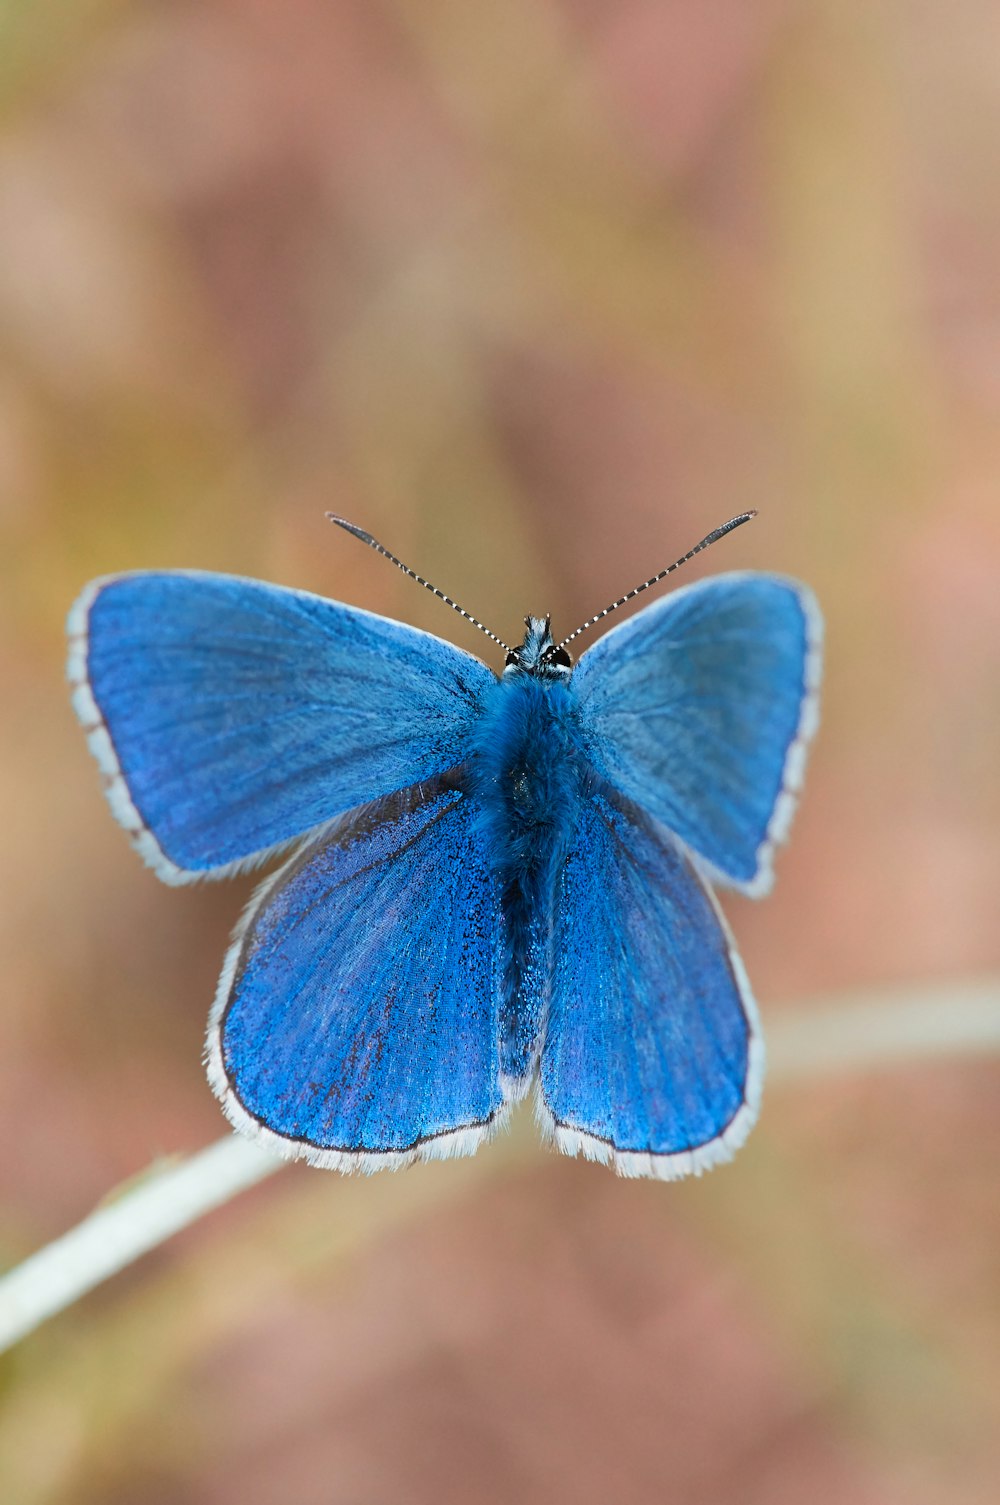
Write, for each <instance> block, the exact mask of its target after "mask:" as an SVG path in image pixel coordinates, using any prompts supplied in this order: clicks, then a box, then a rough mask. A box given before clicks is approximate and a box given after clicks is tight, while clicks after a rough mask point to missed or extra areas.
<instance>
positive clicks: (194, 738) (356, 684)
mask: <svg viewBox="0 0 1000 1505" xmlns="http://www.w3.org/2000/svg"><path fill="white" fill-rule="evenodd" d="M69 632H70V639H71V646H70V658H69V677H70V680H71V681H72V682H73V684H74V705H75V707H76V710H77V714H78V715H79V716H80V719H81V720H82V722H83V724H84V726H85V727H86V729H87V731H88V733H89V741H90V745H91V749H92V751H93V752H94V754H95V756H96V757H97V758H98V761H99V762H100V764H101V768H102V770H103V772H104V774H105V776H106V778H107V780H108V797H109V800H110V802H111V807H112V809H113V811H114V813H115V815H116V817H117V818H118V820H119V821H120V822H121V824H122V825H124V826H125V827H126V829H127V830H128V831H129V833H130V835H131V836H132V839H133V841H134V843H135V845H136V846H137V848H138V849H139V851H140V853H141V854H142V856H143V858H144V859H145V860H146V862H147V863H149V865H150V866H152V867H153V868H155V870H156V871H157V873H158V874H159V876H160V877H161V878H164V879H165V880H166V881H167V882H171V883H184V882H188V881H190V880H191V879H192V878H196V877H201V876H212V877H220V876H225V875H227V874H229V873H231V872H234V871H236V870H238V869H239V868H240V867H242V866H244V865H247V864H248V863H250V864H252V863H255V862H258V861H260V860H262V858H263V857H265V856H267V855H269V854H270V853H271V852H273V851H274V850H275V849H277V848H279V847H281V846H282V845H284V844H285V843H287V842H289V841H291V840H292V839H294V838H295V837H298V836H300V835H301V834H302V833H303V832H305V831H309V830H311V829H313V828H314V827H317V826H319V825H321V824H323V823H324V822H326V821H329V820H330V819H331V818H332V817H334V816H336V815H338V814H340V813H341V812H343V811H346V810H348V809H351V808H352V807H354V806H355V805H358V804H360V803H362V802H364V801H370V800H373V799H377V798H379V797H380V796H383V795H387V794H389V793H391V792H392V791H393V790H397V789H401V788H403V787H404V786H406V785H409V784H413V783H415V782H417V781H419V780H421V779H430V778H433V777H435V776H436V775H438V774H440V773H443V772H444V770H445V769H447V768H449V767H452V766H453V765H454V764H455V763H457V762H459V761H461V758H462V755H463V748H464V741H465V738H466V736H467V733H468V730H469V727H470V726H471V725H472V723H473V722H474V720H475V718H476V717H477V715H478V713H479V703H480V700H481V697H482V695H483V694H484V693H485V691H486V689H487V687H488V686H490V685H492V684H494V683H495V678H494V676H493V674H492V673H491V672H490V671H489V670H488V669H487V668H486V666H485V665H484V664H482V663H480V662H479V660H478V659H475V658H473V657H472V656H471V655H470V654H468V653H463V652H462V651H461V650H460V649H457V648H453V647H452V646H451V645H450V644H448V643H444V642H442V641H441V640H440V639H439V638H435V637H432V636H431V635H430V634H428V633H424V632H418V631H417V630H416V629H414V628H411V627H406V626H404V625H402V624H401V623H398V622H392V621H389V620H388V619H387V618H385V617H379V616H374V615H372V614H371V613H370V612H365V611H360V610H357V609H355V608H353V607H349V606H342V605H340V604H338V603H337V602H334V601H327V600H324V599H323V598H322V597H319V596H312V595H308V594H307V593H305V592H302V591H292V590H285V589H283V588H281V587H279V586H274V585H266V584H264V583H262V582H260V581H255V580H245V579H241V578H238V577H236V576H229V575H214V574H204V573H196V572H182V571H176V572H170V571H168V572H162V573H136V574H127V575H117V576H110V577H108V578H107V579H105V580H99V581H95V582H94V583H93V584H92V585H90V586H88V588H87V590H86V591H85V592H84V594H83V595H82V596H81V597H80V599H79V601H78V602H77V604H76V606H75V607H74V608H73V610H72V612H71V613H70V619H69Z"/></svg>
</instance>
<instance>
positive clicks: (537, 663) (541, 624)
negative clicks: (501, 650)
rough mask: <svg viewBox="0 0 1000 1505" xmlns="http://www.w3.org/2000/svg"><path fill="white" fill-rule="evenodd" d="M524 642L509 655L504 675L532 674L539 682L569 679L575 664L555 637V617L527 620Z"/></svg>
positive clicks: (528, 618) (511, 650)
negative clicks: (542, 680) (553, 627)
mask: <svg viewBox="0 0 1000 1505" xmlns="http://www.w3.org/2000/svg"><path fill="white" fill-rule="evenodd" d="M524 626H525V634H524V641H523V642H522V644H521V646H520V647H519V648H511V649H510V650H509V652H508V654H507V662H506V665H505V667H504V671H503V672H504V674H505V675H508V674H531V675H533V676H534V677H535V678H536V679H550V680H552V679H568V678H569V674H570V671H571V669H572V666H573V660H572V659H571V658H570V656H569V654H568V653H567V652H566V649H565V648H560V647H558V646H557V645H556V643H555V641H554V639H553V637H552V618H551V617H525V619H524Z"/></svg>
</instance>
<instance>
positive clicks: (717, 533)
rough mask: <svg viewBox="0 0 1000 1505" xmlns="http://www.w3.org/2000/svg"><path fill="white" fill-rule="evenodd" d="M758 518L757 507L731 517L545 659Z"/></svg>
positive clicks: (564, 641)
mask: <svg viewBox="0 0 1000 1505" xmlns="http://www.w3.org/2000/svg"><path fill="white" fill-rule="evenodd" d="M756 516H757V509H756V507H755V508H753V509H752V511H750V512H741V513H740V515H739V517H731V518H730V519H729V521H728V523H723V524H722V527H721V528H715V529H714V530H713V531H712V532H711V533H708V534H706V536H705V537H704V538H703V539H702V541H701V543H696V544H695V546H694V548H693V549H688V551H687V553H686V554H682V555H681V557H680V559H675V560H674V562H673V564H668V565H667V567H666V569H665V570H661V571H660V573H659V574H658V575H652V576H651V577H650V578H649V579H648V580H644V581H643V582H642V584H641V585H637V586H636V588H635V590H631V591H629V592H628V594H627V595H625V596H622V597H621V598H620V600H618V601H612V603H611V605H610V606H606V607H605V608H604V610H603V611H599V612H598V613H597V616H596V617H590V618H588V620H587V621H586V622H584V624H583V626H582V627H578V628H577V629H576V631H575V632H571V633H570V635H569V637H568V638H563V640H562V642H561V643H556V644H555V645H554V647H552V648H550V649H549V650H548V652H547V653H546V655H545V657H546V658H551V656H552V655H553V654H554V653H558V651H559V649H560V648H565V647H566V645H567V643H572V642H573V640H574V638H578V637H579V636H580V634H581V632H586V631H587V628H588V627H593V626H594V624H595V622H602V621H603V620H604V618H605V617H610V615H611V613H612V612H613V611H617V610H618V608H619V606H624V605H625V603H626V602H627V601H634V600H635V598H636V596H641V595H642V593H643V591H648V590H649V587H650V586H651V585H658V584H659V582H660V581H661V580H665V579H666V577H667V576H668V575H672V574H673V572H674V570H679V569H680V567H681V565H682V564H687V562H688V560H689V559H693V558H694V556H695V555H696V554H700V553H701V551H702V549H707V548H708V547H709V545H710V544H713V543H718V541H719V539H720V538H725V536H726V534H727V533H731V532H732V531H733V529H734V528H742V526H743V524H744V523H748V522H749V521H750V519H751V518H752V517H756Z"/></svg>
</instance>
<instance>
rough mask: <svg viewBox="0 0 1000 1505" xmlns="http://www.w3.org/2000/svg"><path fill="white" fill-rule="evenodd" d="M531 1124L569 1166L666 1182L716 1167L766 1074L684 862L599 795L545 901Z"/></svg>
mask: <svg viewBox="0 0 1000 1505" xmlns="http://www.w3.org/2000/svg"><path fill="white" fill-rule="evenodd" d="M554 937H555V945H554V948H553V949H554V957H553V965H552V983H551V994H550V999H549V1010H548V1018H547V1023H546V1028H545V1036H544V1041H543V1046H542V1055H541V1064H540V1072H539V1104H538V1105H539V1116H540V1118H541V1120H542V1123H543V1125H544V1126H545V1127H547V1128H548V1130H549V1131H550V1132H551V1133H552V1135H553V1136H554V1137H555V1139H556V1142H557V1144H558V1146H559V1148H560V1149H562V1150H564V1151H565V1152H566V1153H568V1154H583V1155H586V1156H587V1157H588V1158H590V1159H593V1160H600V1161H603V1162H605V1163H607V1164H610V1165H613V1166H614V1168H615V1169H616V1170H617V1171H618V1172H619V1173H620V1174H621V1175H626V1176H653V1177H657V1178H660V1179H663V1180H673V1179H675V1178H677V1177H680V1176H686V1175H690V1174H692V1173H694V1174H698V1173H700V1172H701V1171H703V1170H707V1169H708V1168H709V1167H710V1166H713V1165H716V1164H718V1163H719V1162H720V1161H723V1160H728V1159H729V1158H730V1157H731V1156H732V1155H733V1153H734V1152H735V1151H736V1150H737V1149H738V1148H739V1146H740V1145H741V1144H742V1143H743V1141H744V1139H745V1138H746V1136H747V1134H748V1133H749V1132H750V1129H751V1128H752V1127H753V1123H754V1120H755V1118H756V1116H757V1109H758V1105H759V1098H760V1087H761V1078H762V1075H763V1067H764V1054H763V1044H762V1040H761V1036H760V1031H759V1026H758V1022H757V1012H756V1008H755V1005H754V1001H753V997H752V995H751V992H750V987H749V983H748V982H747V978H746V973H745V971H744V969H743V965H742V963H741V961H740V959H739V956H738V954H737V952H736V950H735V947H734V945H733V942H732V939H731V937H730V935H729V933H728V930H727V928H726V925H725V922H724V920H723V919H722V916H721V914H720V912H719V910H718V908H717V906H716V904H715V901H714V899H713V898H712V895H711V893H710V891H709V889H708V888H707V886H706V885H705V884H704V883H703V881H702V879H701V878H700V876H699V874H698V872H697V870H696V868H695V866H694V864H693V863H692V861H691V860H690V858H689V857H688V856H687V854H686V852H685V851H684V848H683V847H682V846H681V844H680V843H678V842H677V841H676V840H675V839H674V838H673V837H672V836H671V835H670V833H669V832H668V831H666V830H665V829H664V828H663V827H662V826H659V825H658V824H657V822H656V821H654V820H653V819H651V818H650V817H649V816H647V815H645V814H644V813H643V812H642V811H641V810H639V809H638V808H637V807H636V806H634V805H632V804H631V803H630V802H629V801H627V800H623V799H622V798H621V797H620V796H618V795H616V794H614V793H613V791H611V790H609V789H608V788H606V787H601V786H598V787H597V788H596V789H594V790H592V791H591V793H590V794H589V795H588V796H584V797H583V798H582V799H581V804H580V810H579V815H578V823H577V829H576V833H575V837H574V840H573V843H572V846H571V848H570V851H569V854H568V857H567V860H566V863H565V866H564V868H563V871H562V878H561V883H560V887H559V890H558V894H557V899H556V907H555V927H554Z"/></svg>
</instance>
